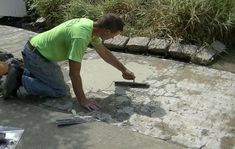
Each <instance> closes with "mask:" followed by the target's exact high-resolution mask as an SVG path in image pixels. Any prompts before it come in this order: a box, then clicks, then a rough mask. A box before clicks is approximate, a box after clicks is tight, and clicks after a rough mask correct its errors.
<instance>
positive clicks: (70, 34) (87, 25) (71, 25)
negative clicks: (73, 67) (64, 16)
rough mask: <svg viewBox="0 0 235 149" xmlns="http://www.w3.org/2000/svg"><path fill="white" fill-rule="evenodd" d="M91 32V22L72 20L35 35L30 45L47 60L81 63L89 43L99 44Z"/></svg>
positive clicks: (79, 19)
mask: <svg viewBox="0 0 235 149" xmlns="http://www.w3.org/2000/svg"><path fill="white" fill-rule="evenodd" d="M92 31H93V21H92V20H90V19H86V18H78V19H72V20H69V21H66V22H64V23H62V24H60V25H59V26H56V27H54V28H53V29H51V30H49V31H46V32H43V33H40V34H38V35H36V36H35V37H33V38H32V39H31V40H30V43H31V44H32V45H33V46H34V47H36V48H37V49H38V51H39V52H40V53H41V54H42V55H43V56H44V57H46V58H47V59H48V60H51V61H63V60H67V59H70V60H74V61H77V62H81V61H82V57H83V55H84V53H85V50H86V49H87V46H88V45H89V44H90V43H91V44H93V45H96V44H101V38H99V37H96V36H92Z"/></svg>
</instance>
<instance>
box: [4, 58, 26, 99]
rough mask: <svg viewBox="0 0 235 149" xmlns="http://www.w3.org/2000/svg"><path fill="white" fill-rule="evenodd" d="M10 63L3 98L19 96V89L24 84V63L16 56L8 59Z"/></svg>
mask: <svg viewBox="0 0 235 149" xmlns="http://www.w3.org/2000/svg"><path fill="white" fill-rule="evenodd" d="M7 63H8V65H9V70H8V75H7V78H6V80H5V82H4V84H3V91H2V92H3V98H4V99H8V98H9V97H11V96H17V89H18V88H19V87H20V86H21V85H22V82H21V77H22V74H23V71H24V69H23V63H22V62H20V61H18V60H17V59H15V58H11V59H9V60H8V61H7Z"/></svg>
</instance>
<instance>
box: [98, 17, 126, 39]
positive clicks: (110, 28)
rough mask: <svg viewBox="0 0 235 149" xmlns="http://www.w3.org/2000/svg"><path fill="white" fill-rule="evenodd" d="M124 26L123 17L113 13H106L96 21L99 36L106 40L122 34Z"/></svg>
mask: <svg viewBox="0 0 235 149" xmlns="http://www.w3.org/2000/svg"><path fill="white" fill-rule="evenodd" d="M123 27H124V23H123V21H122V19H121V18H120V17H118V16H117V15H115V14H112V13H109V14H107V15H104V16H103V17H101V18H100V19H99V20H97V21H96V22H95V23H94V28H95V29H96V30H98V36H100V37H101V38H102V39H104V40H105V39H109V38H113V37H114V36H116V35H118V34H120V33H121V31H123Z"/></svg>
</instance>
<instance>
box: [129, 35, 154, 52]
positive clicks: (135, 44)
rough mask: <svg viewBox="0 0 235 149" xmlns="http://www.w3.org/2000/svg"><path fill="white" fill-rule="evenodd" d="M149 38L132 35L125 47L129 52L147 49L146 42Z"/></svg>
mask: <svg viewBox="0 0 235 149" xmlns="http://www.w3.org/2000/svg"><path fill="white" fill-rule="evenodd" d="M149 41H150V39H149V38H148V37H134V38H130V40H129V41H128V43H127V45H126V48H127V49H128V51H129V52H140V53H143V52H146V51H147V50H148V43H149Z"/></svg>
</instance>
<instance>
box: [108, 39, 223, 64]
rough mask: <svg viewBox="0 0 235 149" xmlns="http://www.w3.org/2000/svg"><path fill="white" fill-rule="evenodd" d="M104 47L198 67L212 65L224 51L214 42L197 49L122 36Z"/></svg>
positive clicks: (177, 43)
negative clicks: (175, 60)
mask: <svg viewBox="0 0 235 149" xmlns="http://www.w3.org/2000/svg"><path fill="white" fill-rule="evenodd" d="M104 45H106V46H107V47H108V48H109V49H110V50H113V51H119V52H127V53H139V54H151V55H159V56H164V57H167V58H172V59H177V60H182V61H188V62H192V63H195V64H199V65H210V64H212V63H213V62H214V61H215V59H216V58H217V57H218V55H219V54H221V53H222V52H224V51H225V49H226V47H225V45H224V44H223V43H221V42H219V41H214V42H213V43H212V44H211V45H208V46H204V47H198V46H196V45H188V44H181V43H180V42H174V43H171V42H170V41H169V40H166V39H157V38H154V39H150V38H148V37H134V38H129V37H126V36H122V35H118V36H116V37H114V38H112V39H109V40H105V41H104Z"/></svg>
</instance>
